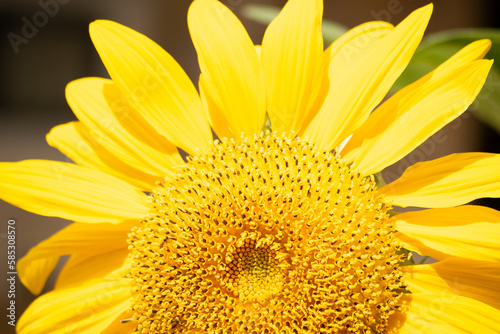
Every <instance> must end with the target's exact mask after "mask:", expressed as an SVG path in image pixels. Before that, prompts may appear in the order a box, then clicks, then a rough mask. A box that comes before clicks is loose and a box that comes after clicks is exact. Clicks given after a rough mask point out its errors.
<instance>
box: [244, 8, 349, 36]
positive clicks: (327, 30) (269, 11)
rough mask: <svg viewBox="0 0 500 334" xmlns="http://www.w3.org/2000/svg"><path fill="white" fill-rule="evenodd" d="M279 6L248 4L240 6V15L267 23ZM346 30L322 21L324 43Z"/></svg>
mask: <svg viewBox="0 0 500 334" xmlns="http://www.w3.org/2000/svg"><path fill="white" fill-rule="evenodd" d="M280 11H281V9H280V8H279V7H274V6H269V5H257V4H248V5H245V6H243V7H242V9H241V15H243V16H244V17H245V18H247V19H250V20H253V21H255V22H258V23H261V24H264V25H268V24H269V23H270V22H271V21H272V20H273V19H274V18H275V17H276V16H278V14H279V13H280ZM346 31H347V28H346V27H345V26H343V25H341V24H338V23H335V22H332V21H327V20H324V21H323V26H322V33H323V38H324V40H325V44H326V45H328V44H330V43H331V42H333V41H334V40H336V39H337V38H339V37H340V36H342V34H344V33H345V32H346Z"/></svg>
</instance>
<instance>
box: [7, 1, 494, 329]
mask: <svg viewBox="0 0 500 334" xmlns="http://www.w3.org/2000/svg"><path fill="white" fill-rule="evenodd" d="M431 11H432V6H431V5H429V6H426V7H423V8H421V9H418V10H416V11H415V12H413V13H412V14H410V16H408V18H406V19H405V20H404V21H403V22H401V23H400V24H399V25H397V26H395V27H394V26H392V25H391V24H389V23H384V22H369V23H365V24H362V25H360V26H358V27H356V28H354V29H352V30H350V31H349V32H347V33H346V34H345V35H344V36H342V37H341V38H339V39H338V40H336V41H335V42H334V43H333V44H332V45H330V46H329V47H328V48H327V49H326V50H324V49H323V40H322V37H321V29H320V28H321V16H322V1H320V0H290V1H289V2H288V3H287V5H286V6H285V7H284V8H283V10H282V12H281V13H280V15H279V16H278V17H277V18H276V19H275V20H274V21H273V22H272V23H271V24H270V26H269V27H268V29H267V31H266V33H265V35H264V39H263V41H262V45H261V46H255V45H254V44H253V42H252V41H251V40H250V38H249V36H248V34H247V33H246V31H245V29H244V28H243V26H242V25H241V23H240V22H239V21H238V19H237V18H236V17H235V16H234V15H233V14H232V13H231V11H230V10H229V9H227V8H226V7H224V6H223V5H222V4H221V3H219V2H218V1H216V0H195V1H194V2H193V4H192V5H191V7H190V10H189V15H188V23H189V28H190V32H191V35H192V39H193V42H194V45H195V47H196V51H197V53H198V59H199V63H200V68H201V75H200V79H199V92H198V91H197V90H196V89H195V87H194V86H193V84H192V83H191V81H190V80H189V79H188V77H187V76H186V74H185V73H184V72H183V70H182V69H181V68H180V66H179V65H178V64H177V63H176V62H175V60H174V59H173V58H172V57H171V56H170V55H169V54H168V53H166V52H165V51H164V50H163V49H161V48H160V47H159V46H158V45H156V44H155V43H154V42H152V41H151V40H149V39H148V38H146V37H145V36H143V35H141V34H139V33H137V32H135V31H133V30H131V29H129V28H126V27H124V26H122V25H119V24H117V23H114V22H110V21H96V22H94V23H92V24H91V27H90V33H91V37H92V40H93V42H94V45H95V46H96V48H97V50H98V52H99V54H100V56H101V58H102V60H103V62H104V64H105V65H106V68H107V70H108V72H109V74H110V76H111V79H110V80H109V79H99V78H85V79H80V80H77V81H75V82H72V83H70V84H69V85H68V88H67V92H66V95H67V100H68V103H69V105H70V107H71V108H72V109H73V111H74V113H75V114H76V116H77V117H78V119H79V121H77V122H71V123H68V124H63V125H60V126H57V127H55V128H54V129H53V130H52V131H51V132H50V133H49V134H48V136H47V140H48V142H49V144H50V145H52V146H54V147H56V148H58V149H59V150H61V151H62V152H63V153H64V154H66V155H67V156H68V157H69V158H71V159H72V160H73V161H74V162H75V164H70V163H60V162H49V161H37V160H30V161H23V162H18V163H2V164H1V165H0V188H1V189H2V192H1V194H0V196H1V197H2V198H3V199H5V200H6V201H8V202H10V203H13V204H14V205H17V206H19V207H22V208H24V209H26V210H30V211H33V212H36V213H38V214H43V215H48V216H58V217H62V218H66V219H72V220H75V221H76V222H75V223H73V224H71V225H70V226H68V227H67V228H66V229H64V230H62V231H61V232H59V233H57V234H56V235H54V236H53V237H51V238H49V239H48V240H46V241H44V242H43V243H41V244H40V245H38V246H37V247H35V248H33V249H32V250H31V251H30V252H29V253H28V254H27V256H26V257H24V258H23V259H22V260H21V261H19V265H18V272H19V275H20V278H21V280H22V281H23V283H24V284H25V285H26V286H27V287H28V288H29V289H30V290H31V291H32V292H34V293H40V291H41V289H42V287H43V284H44V282H45V280H46V278H47V277H48V275H49V274H50V272H51V271H52V269H53V267H54V265H55V263H56V262H57V259H58V257H59V256H60V255H63V254H71V257H70V259H69V261H68V263H67V264H66V265H65V268H64V269H63V270H62V272H61V273H60V274H59V279H58V282H57V285H56V287H55V289H54V290H53V291H52V292H49V293H47V294H45V295H43V296H41V297H40V298H38V299H37V300H36V301H35V302H34V303H33V304H32V305H31V306H30V308H29V309H28V310H27V311H26V312H25V314H24V315H23V316H22V318H21V319H20V320H19V324H18V331H19V333H46V332H54V333H63V332H67V331H74V332H81V333H104V332H116V333H122V332H123V333H129V332H132V331H136V332H139V333H186V332H189V333H196V332H202V333H247V332H253V333H278V332H279V333H416V332H418V333H436V332H438V333H440V332H446V333H463V332H481V333H493V332H495V331H496V329H497V328H498V327H499V323H498V319H500V317H499V315H500V311H499V308H500V303H499V302H498V300H499V298H498V297H499V296H500V290H499V288H498V286H499V285H498V279H499V277H500V270H499V267H498V261H499V260H500V251H499V250H500V243H499V238H498V236H499V233H500V228H499V226H500V225H499V223H500V213H498V212H497V211H495V210H492V209H489V208H485V207H480V206H474V205H464V204H466V203H468V202H470V201H471V200H474V199H476V198H480V197H500V190H499V189H500V174H499V173H498V168H497V166H498V164H499V163H500V157H499V156H498V155H496V154H487V153H461V154H455V155H450V156H446V157H443V158H439V159H436V160H433V161H428V162H422V163H418V164H416V165H414V166H412V167H410V168H408V169H407V170H406V171H405V173H404V174H403V175H402V176H401V177H400V178H399V179H397V180H396V181H394V182H392V183H390V184H388V185H385V186H384V185H383V182H379V181H380V176H379V175H376V174H377V173H379V172H380V171H381V170H382V169H384V168H385V167H387V166H389V165H391V164H392V163H394V162H395V161H398V160H399V159H401V158H402V157H404V156H405V155H406V154H408V153H409V152H411V150H413V149H414V148H415V147H417V146H418V145H419V144H420V143H422V142H423V141H424V140H425V139H427V138H428V137H429V136H431V135H432V134H433V133H435V132H436V131H438V130H439V129H440V128H441V127H443V126H444V125H446V124H447V123H449V122H450V121H451V120H453V119H455V118H456V117H458V116H459V115H460V114H461V113H463V112H464V111H465V109H466V108H467V107H468V106H469V105H470V103H471V102H472V101H473V100H474V98H475V97H476V95H477V94H478V92H479V91H480V89H481V87H482V85H483V84H484V81H485V79H486V76H487V74H488V71H489V69H490V67H491V63H492V62H491V61H489V60H483V59H482V58H483V57H484V55H485V54H486V52H487V51H488V49H489V46H490V42H489V41H485V40H481V41H477V42H474V43H472V44H470V45H468V46H466V47H465V48H464V49H462V50H460V51H459V52H458V53H457V54H455V55H453V56H452V57H451V58H450V59H449V60H448V61H446V62H445V63H443V64H442V65H441V66H439V67H438V68H436V69H435V70H434V71H432V72H431V73H429V74H427V75H425V76H424V77H422V78H421V79H420V80H418V81H416V82H415V83H413V84H411V85H410V86H408V87H406V88H405V89H403V90H401V91H400V92H398V93H397V94H395V95H393V96H391V97H390V98H388V99H387V100H386V101H383V99H384V97H385V96H386V95H387V92H388V90H389V88H390V87H391V86H392V84H393V83H394V82H395V80H396V79H397V77H398V76H399V75H400V74H401V72H402V71H403V70H404V68H405V67H406V65H407V64H408V62H409V60H410V58H411V56H412V54H413V52H414V51H415V49H416V47H417V45H418V43H419V42H420V39H421V38H422V35H423V33H424V30H425V27H426V25H427V22H428V20H429V18H430V14H431ZM298 22H300V24H297V23H298ZM266 124H267V125H266ZM265 125H266V127H267V128H269V126H270V128H271V129H272V131H264V130H263V129H264V128H265V127H264V126H265ZM212 130H213V131H214V132H215V133H216V134H217V136H218V138H219V139H216V140H214V139H213V138H212V134H211V131H212ZM177 148H180V149H182V150H183V151H185V152H187V153H188V154H189V156H188V158H187V159H186V160H183V159H182V158H181V156H180V154H179V152H178V150H177ZM407 206H417V207H421V208H426V209H425V210H418V211H411V210H410V211H408V212H405V213H401V214H396V213H395V212H393V211H391V210H392V208H393V207H407ZM411 251H413V252H416V253H420V254H422V255H425V256H431V257H432V258H433V259H435V260H436V262H435V263H433V264H421V265H415V263H413V262H411V260H410V256H411V254H412V253H411ZM89 268H91V269H89ZM457 282H458V283H457Z"/></svg>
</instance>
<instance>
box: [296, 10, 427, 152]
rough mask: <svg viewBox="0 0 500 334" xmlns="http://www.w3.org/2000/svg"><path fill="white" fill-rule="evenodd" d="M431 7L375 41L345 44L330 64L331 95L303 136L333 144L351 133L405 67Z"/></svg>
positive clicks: (332, 146)
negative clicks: (348, 45) (355, 45)
mask: <svg viewBox="0 0 500 334" xmlns="http://www.w3.org/2000/svg"><path fill="white" fill-rule="evenodd" d="M431 12H432V5H428V6H425V7H423V8H420V9H418V10H416V11H414V12H413V13H412V14H410V15H409V16H408V17H407V18H406V19H405V20H404V21H403V22H401V23H400V24H399V25H398V26H396V27H395V28H394V29H393V30H392V31H391V32H390V33H388V34H386V35H385V36H384V37H382V38H380V39H379V40H378V41H376V42H375V43H368V45H360V47H358V48H353V49H349V50H347V51H348V52H347V51H346V52H343V51H342V49H341V50H340V52H338V53H337V54H336V55H335V56H334V57H333V59H332V61H331V63H330V68H331V69H332V72H331V73H330V75H329V78H330V90H329V94H328V95H327V97H326V99H325V101H324V103H323V106H322V108H321V110H320V111H319V112H318V114H317V115H316V117H315V118H314V119H313V120H312V122H311V124H310V125H309V126H308V128H307V129H306V130H305V131H304V133H303V136H306V137H308V138H310V139H312V140H313V141H314V142H315V143H316V144H317V145H319V146H321V147H325V148H327V149H333V148H335V147H336V146H337V145H339V144H340V143H341V142H342V141H343V140H344V139H346V138H347V137H348V136H349V135H351V134H352V133H353V132H354V131H355V130H356V129H357V128H358V127H359V126H360V125H361V124H362V123H363V122H364V121H365V120H366V118H367V117H368V116H369V114H370V113H371V111H372V110H373V108H375V107H376V106H377V105H378V104H379V103H380V102H381V101H382V99H383V98H384V97H385V95H386V94H387V92H388V91H389V89H390V88H391V86H392V84H393V83H394V82H395V81H396V79H397V78H398V76H399V75H400V74H401V72H402V71H403V70H404V69H405V67H406V65H407V64H408V62H409V61H410V59H411V57H412V55H413V53H414V51H415V49H416V48H417V46H418V44H419V43H420V40H421V38H422V35H423V33H424V30H425V28H426V26H427V23H428V21H429V18H430V15H431Z"/></svg>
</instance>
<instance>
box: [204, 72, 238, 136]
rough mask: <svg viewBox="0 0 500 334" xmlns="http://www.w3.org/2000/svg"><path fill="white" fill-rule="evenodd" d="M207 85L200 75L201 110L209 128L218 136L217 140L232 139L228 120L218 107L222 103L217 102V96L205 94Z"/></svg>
mask: <svg viewBox="0 0 500 334" xmlns="http://www.w3.org/2000/svg"><path fill="white" fill-rule="evenodd" d="M208 86H209V83H208V82H207V81H206V80H205V76H204V75H203V73H202V74H200V80H199V88H200V97H201V102H202V103H203V108H204V109H205V111H206V113H207V114H208V117H209V120H210V126H211V127H212V129H213V130H214V132H215V133H216V134H217V136H219V138H234V137H236V136H235V133H234V132H233V131H232V130H231V128H230V125H229V122H228V119H227V118H226V116H225V115H224V112H223V110H222V109H220V107H219V106H220V105H222V103H221V102H220V101H219V100H217V96H213V95H210V94H207V92H206V91H207V87H208Z"/></svg>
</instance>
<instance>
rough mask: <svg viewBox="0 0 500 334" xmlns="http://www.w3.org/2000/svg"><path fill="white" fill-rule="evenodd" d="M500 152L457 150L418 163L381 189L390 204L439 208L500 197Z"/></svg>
mask: <svg viewBox="0 0 500 334" xmlns="http://www.w3.org/2000/svg"><path fill="white" fill-rule="evenodd" d="M499 165H500V155H498V154H490V153H457V154H451V155H448V156H445V157H443V158H439V159H435V160H431V161H425V162H420V163H417V164H415V165H413V166H411V167H409V168H407V169H406V170H405V172H404V173H403V175H402V176H401V177H400V178H399V179H397V180H396V181H394V182H392V183H390V184H388V185H386V186H385V187H383V188H381V189H380V192H381V193H383V194H385V195H387V196H388V198H389V199H390V200H392V201H393V204H395V205H398V206H402V207H406V206H419V207H427V208H440V207H441V208H442V207H448V206H455V205H461V204H465V203H468V202H470V201H472V200H474V199H477V198H481V197H500V173H498V166H499Z"/></svg>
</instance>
